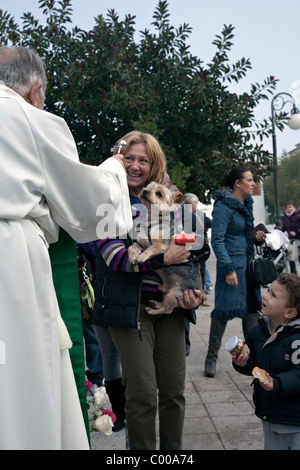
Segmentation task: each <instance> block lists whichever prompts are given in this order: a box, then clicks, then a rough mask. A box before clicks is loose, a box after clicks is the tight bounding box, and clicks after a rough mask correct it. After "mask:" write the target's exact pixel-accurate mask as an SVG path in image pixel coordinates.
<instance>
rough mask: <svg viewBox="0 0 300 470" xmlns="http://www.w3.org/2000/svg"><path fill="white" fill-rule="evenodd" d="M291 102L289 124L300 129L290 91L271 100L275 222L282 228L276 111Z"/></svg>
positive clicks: (299, 120) (299, 117)
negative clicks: (279, 100) (279, 101)
mask: <svg viewBox="0 0 300 470" xmlns="http://www.w3.org/2000/svg"><path fill="white" fill-rule="evenodd" d="M282 95H285V96H288V97H289V98H290V99H289V100H286V101H285V100H284V98H283V97H282ZM279 97H280V98H281V103H280V104H279V105H276V103H275V101H276V100H277V98H279ZM289 102H292V104H293V107H292V110H291V117H290V118H289V120H288V126H289V127H290V128H291V129H293V130H297V129H300V114H299V111H298V109H297V108H296V103H295V100H294V98H293V97H292V95H290V94H289V93H285V92H282V93H277V95H275V96H274V97H273V99H272V102H271V112H272V143H273V166H274V194H275V223H276V228H280V227H281V225H282V223H281V217H280V193H279V180H278V158H277V143H276V113H275V111H281V109H282V108H283V107H284V106H285V105H286V104H287V103H289Z"/></svg>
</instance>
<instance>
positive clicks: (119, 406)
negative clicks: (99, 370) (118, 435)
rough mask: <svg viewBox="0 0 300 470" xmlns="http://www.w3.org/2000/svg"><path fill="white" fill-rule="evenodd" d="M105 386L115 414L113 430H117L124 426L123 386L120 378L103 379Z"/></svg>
mask: <svg viewBox="0 0 300 470" xmlns="http://www.w3.org/2000/svg"><path fill="white" fill-rule="evenodd" d="M105 388H106V392H107V395H108V397H109V401H110V403H111V407H112V411H113V412H114V414H115V415H116V418H117V419H116V421H115V422H114V426H113V429H112V430H113V432H118V431H120V430H121V429H123V428H124V426H125V387H124V385H123V383H122V378H120V379H116V380H105Z"/></svg>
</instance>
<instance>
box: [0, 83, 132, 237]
mask: <svg viewBox="0 0 300 470" xmlns="http://www.w3.org/2000/svg"><path fill="white" fill-rule="evenodd" d="M6 95H7V97H9V98H14V100H9V102H7V104H6V105H4V107H3V109H4V110H5V114H6V116H5V117H6V122H7V123H9V122H10V125H8V124H7V132H8V133H10V134H11V135H9V136H7V139H6V141H7V151H8V153H7V155H6V158H7V160H8V161H9V162H10V166H6V167H5V166H4V168H6V169H7V172H6V174H5V173H4V181H5V183H4V184H6V185H7V192H10V193H11V196H10V197H11V200H9V201H8V204H7V203H6V206H5V208H4V209H5V211H6V214H5V213H4V214H0V216H1V215H2V217H8V218H11V217H21V218H22V217H27V216H29V217H31V218H33V219H34V220H35V221H36V222H37V223H39V224H40V225H41V226H42V227H43V228H44V229H45V232H46V236H47V239H48V241H50V242H53V241H56V239H57V233H58V226H61V227H62V228H63V229H65V230H66V231H67V232H68V233H69V234H70V236H71V237H72V238H74V239H75V240H77V241H79V242H87V241H92V240H95V239H97V238H104V237H107V236H108V237H115V236H117V235H118V236H120V235H121V236H122V235H125V234H126V233H127V232H129V230H130V229H131V227H132V215H131V207H130V200H129V193H128V186H127V179H126V173H125V171H124V169H123V167H122V165H121V163H120V162H119V161H118V160H117V159H116V158H109V159H108V160H106V161H105V162H104V163H103V164H101V165H99V166H98V167H96V166H91V165H85V164H82V163H80V162H79V158H78V153H77V148H76V145H75V142H74V139H73V136H72V134H71V132H70V130H69V128H68V126H67V124H66V122H65V121H64V120H63V119H61V118H59V117H58V116H55V115H53V114H51V113H48V112H46V111H41V110H39V109H37V108H34V107H33V106H31V105H29V104H28V103H26V102H25V101H24V100H23V99H22V98H21V97H19V96H18V95H17V94H15V93H14V92H12V91H11V90H9V91H8V92H7V93H6ZM13 101H14V105H13V104H12V102H13ZM10 103H11V105H10ZM10 115H11V116H12V117H11V119H10ZM13 124H15V125H13ZM13 129H14V130H13ZM13 133H14V135H15V136H16V135H17V137H15V138H13ZM12 141H13V143H12ZM5 171H6V170H5ZM12 187H14V188H16V191H15V192H13V193H12V192H11V188H12ZM3 191H5V188H4V190H3ZM7 199H8V198H7V197H6V200H7ZM14 199H15V200H14ZM2 207H3V206H2ZM17 213H18V214H19V215H17Z"/></svg>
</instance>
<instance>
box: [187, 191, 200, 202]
mask: <svg viewBox="0 0 300 470" xmlns="http://www.w3.org/2000/svg"><path fill="white" fill-rule="evenodd" d="M195 199H197V201H198V196H196V194H193V193H185V200H184V204H192V203H193V202H194V201H195Z"/></svg>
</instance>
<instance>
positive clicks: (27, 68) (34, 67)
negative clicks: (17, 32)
mask: <svg viewBox="0 0 300 470" xmlns="http://www.w3.org/2000/svg"><path fill="white" fill-rule="evenodd" d="M0 82H2V83H4V85H6V86H8V87H9V88H11V89H12V90H14V91H15V92H16V93H18V94H19V95H21V96H22V97H23V98H24V99H25V100H26V101H27V102H28V103H30V104H32V105H33V106H35V107H37V108H40V109H43V107H44V102H45V92H46V85H47V77H46V72H45V66H44V63H43V61H42V60H41V58H40V57H39V55H38V54H37V53H36V52H35V51H33V50H32V49H29V48H26V47H22V46H13V47H8V46H2V47H0Z"/></svg>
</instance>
